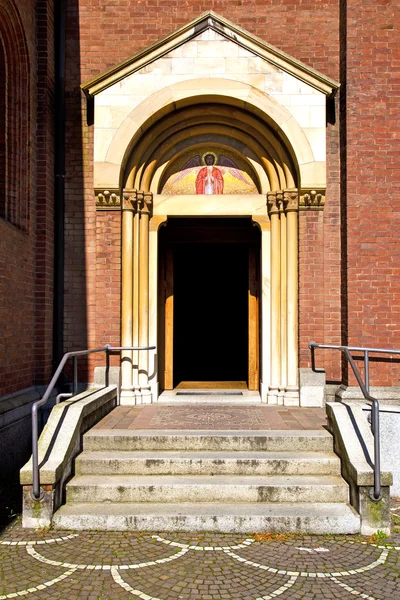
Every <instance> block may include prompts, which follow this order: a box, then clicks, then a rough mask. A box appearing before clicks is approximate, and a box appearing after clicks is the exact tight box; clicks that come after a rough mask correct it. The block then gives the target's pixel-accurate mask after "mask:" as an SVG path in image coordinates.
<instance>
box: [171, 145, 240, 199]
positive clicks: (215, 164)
mask: <svg viewBox="0 0 400 600" xmlns="http://www.w3.org/2000/svg"><path fill="white" fill-rule="evenodd" d="M202 165H204V166H202ZM227 172H229V173H230V174H231V175H232V177H234V178H235V179H238V180H239V181H242V182H243V183H245V184H246V185H251V183H250V182H249V181H247V179H245V177H243V174H242V172H241V171H240V169H239V168H238V166H237V164H236V163H235V161H234V160H232V158H229V156H226V155H225V154H219V155H217V154H216V153H215V152H210V151H207V152H205V153H204V154H203V155H200V154H196V155H195V156H192V157H191V158H190V159H189V160H188V161H187V162H186V163H185V164H184V165H183V167H182V170H181V171H180V172H179V173H178V174H177V175H176V177H174V179H173V181H172V182H171V183H177V182H178V181H180V180H181V179H183V178H184V177H187V176H188V175H191V174H192V173H194V174H196V173H197V176H196V194H223V193H224V177H223V176H224V174H225V173H227Z"/></svg>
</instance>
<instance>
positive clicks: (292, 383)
mask: <svg viewBox="0 0 400 600" xmlns="http://www.w3.org/2000/svg"><path fill="white" fill-rule="evenodd" d="M284 207H285V212H286V219H287V385H286V388H285V396H284V403H285V405H288V406H298V405H299V383H298V377H299V369H298V212H299V194H298V190H285V192H284Z"/></svg>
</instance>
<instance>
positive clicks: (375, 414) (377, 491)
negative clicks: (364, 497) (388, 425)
mask: <svg viewBox="0 0 400 600" xmlns="http://www.w3.org/2000/svg"><path fill="white" fill-rule="evenodd" d="M371 412H372V425H373V434H374V487H373V489H371V490H370V496H371V498H372V500H374V501H375V502H378V501H379V500H381V499H382V489H381V456H380V430H379V404H378V401H377V400H375V399H374V400H373V402H372V407H371Z"/></svg>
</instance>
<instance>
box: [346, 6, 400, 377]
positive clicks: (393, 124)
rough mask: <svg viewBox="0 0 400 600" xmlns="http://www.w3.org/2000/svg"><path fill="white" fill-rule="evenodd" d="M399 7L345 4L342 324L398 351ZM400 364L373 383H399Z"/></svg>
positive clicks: (357, 336) (374, 370)
mask: <svg viewBox="0 0 400 600" xmlns="http://www.w3.org/2000/svg"><path fill="white" fill-rule="evenodd" d="M399 23H400V5H399V4H398V3H396V2H390V1H388V0H377V1H375V0H362V1H361V0H348V2H347V23H346V30H347V52H346V63H345V68H346V76H347V85H346V119H347V122H346V126H347V146H346V150H347V156H346V163H347V186H346V188H347V189H346V195H347V264H348V273H347V286H348V296H347V318H348V330H349V333H348V340H349V343H350V344H363V345H371V346H381V347H392V348H393V347H395V348H396V347H397V348H400V294H399V292H400V282H399V274H400V270H399V265H400V241H399V231H400V199H399V181H400V167H399V149H400V148H399V136H400V121H399V98H400V38H399V32H398V28H399ZM399 373H400V370H399V365H398V364H389V365H386V366H385V365H376V364H375V365H373V366H372V367H371V376H372V383H373V384H374V383H375V384H379V385H388V384H392V385H393V384H397V385H399V383H400V382H399Z"/></svg>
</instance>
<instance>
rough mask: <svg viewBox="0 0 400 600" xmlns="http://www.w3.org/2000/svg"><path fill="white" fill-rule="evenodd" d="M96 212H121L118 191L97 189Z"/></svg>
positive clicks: (95, 193)
mask: <svg viewBox="0 0 400 600" xmlns="http://www.w3.org/2000/svg"><path fill="white" fill-rule="evenodd" d="M94 195H95V198H96V210H120V209H121V198H120V195H119V190H118V189H109V190H103V189H95V190H94Z"/></svg>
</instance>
